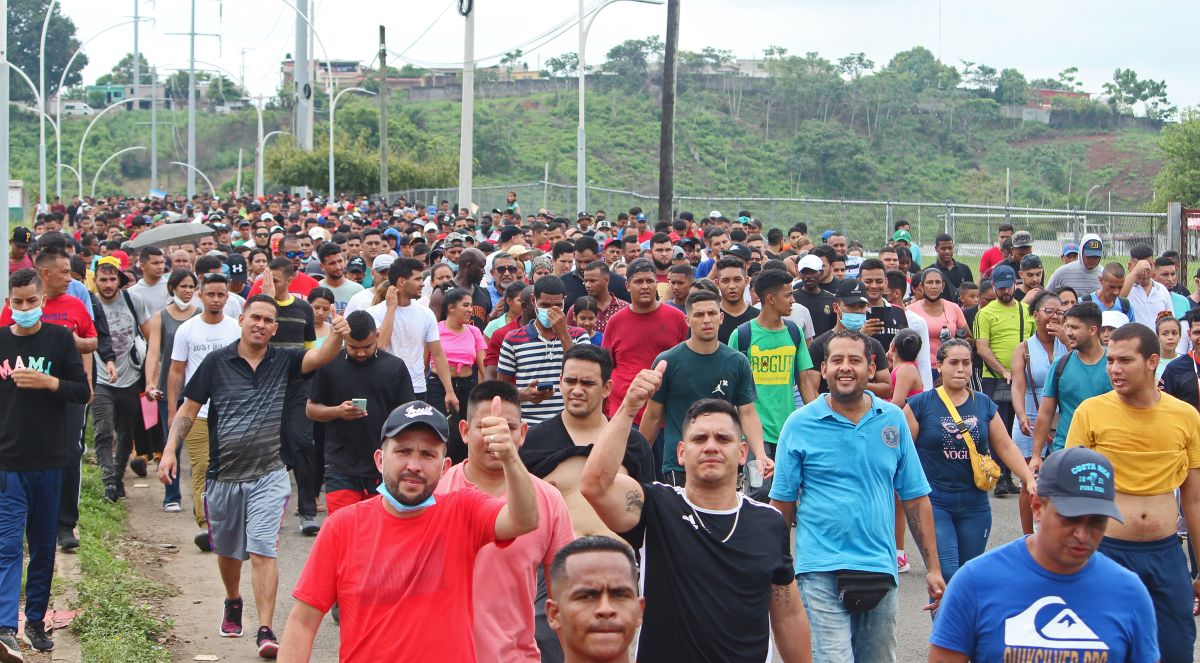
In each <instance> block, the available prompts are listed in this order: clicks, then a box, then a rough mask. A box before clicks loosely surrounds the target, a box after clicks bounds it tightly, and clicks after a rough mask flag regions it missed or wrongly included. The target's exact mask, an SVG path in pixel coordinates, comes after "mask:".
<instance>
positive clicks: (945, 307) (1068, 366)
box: [0, 193, 1200, 663]
mask: <svg viewBox="0 0 1200 663" xmlns="http://www.w3.org/2000/svg"><path fill="white" fill-rule="evenodd" d="M893 230H894V234H893V235H892V236H891V238H890V240H889V241H887V242H886V243H884V245H882V246H879V245H878V243H870V241H869V240H868V238H855V237H848V236H847V235H846V234H844V233H843V232H840V231H837V230H825V231H823V232H819V233H816V232H814V233H812V234H810V232H809V228H808V227H807V226H806V225H805V224H804V223H797V224H795V225H793V226H791V227H789V228H764V226H763V224H762V223H761V222H760V221H759V220H757V219H755V218H754V217H753V214H752V213H751V212H750V211H748V210H743V211H740V212H739V213H738V214H737V215H736V216H734V217H732V218H730V217H726V216H725V215H723V214H721V213H720V212H719V211H712V212H711V213H709V214H707V215H704V216H702V217H701V218H699V219H697V218H696V217H695V216H694V215H693V214H691V213H689V212H679V213H678V214H677V215H675V218H673V219H672V220H670V221H659V222H651V221H649V220H648V219H647V215H646V214H645V213H644V212H643V210H641V209H639V208H637V207H634V208H631V209H629V210H628V211H627V212H626V211H622V212H620V213H618V214H615V215H614V216H612V217H611V218H610V217H609V215H608V214H606V213H605V212H603V211H597V212H596V213H595V214H590V213H579V214H578V215H577V217H576V218H563V217H556V216H555V215H553V214H551V213H549V212H547V211H545V210H540V211H538V212H537V213H536V214H530V215H522V212H521V209H520V205H519V204H518V203H517V200H516V195H515V194H511V193H510V194H509V196H508V205H507V206H506V207H505V208H503V209H493V210H491V211H490V212H487V213H483V214H479V215H478V216H473V215H472V214H471V213H469V212H468V210H466V209H460V208H452V207H451V206H450V204H449V202H447V201H441V202H440V204H433V205H423V204H421V203H420V202H417V201H409V200H407V199H405V198H403V197H402V198H400V199H399V200H394V201H379V200H372V199H368V198H366V197H345V196H344V197H342V198H340V199H338V200H332V199H331V200H323V199H321V198H318V197H314V196H313V195H311V194H307V195H288V194H278V195H274V196H269V197H267V198H265V199H250V198H235V197H232V196H231V197H229V198H227V199H221V200H216V199H209V198H202V197H197V198H196V199H193V200H187V199H184V198H181V197H180V198H168V199H157V198H156V199H134V198H131V197H124V198H120V197H114V198H108V199H87V200H79V199H75V200H73V201H72V202H71V204H69V205H66V204H60V203H59V202H58V201H55V204H54V205H53V206H51V207H50V208H49V209H48V210H47V211H46V212H45V213H44V214H39V215H38V217H37V218H36V220H34V221H33V222H32V223H30V224H29V226H28V227H16V228H15V229H14V230H12V232H11V236H10V242H9V272H10V273H9V293H8V299H7V301H6V304H5V307H4V309H3V312H2V313H0V661H5V662H7V661H21V660H23V658H22V653H21V645H20V643H19V642H18V638H21V639H24V640H25V642H26V643H27V644H28V645H29V646H31V647H32V648H33V649H34V650H37V651H43V652H44V651H49V650H51V649H52V648H53V646H54V642H53V640H52V638H51V637H50V633H49V632H48V629H47V625H46V622H45V615H46V609H47V604H48V601H49V595H50V580H51V576H52V574H53V568H54V560H55V555H56V552H57V551H58V550H61V551H66V552H69V551H72V550H74V549H76V548H78V547H79V545H80V540H79V533H78V532H77V531H76V528H77V525H78V518H79V511H78V506H79V492H80V485H81V484H80V474H81V467H82V463H83V462H85V460H84V456H85V444H86V442H87V441H88V440H87V438H85V434H84V431H85V426H86V424H87V423H88V422H90V423H91V431H92V436H91V438H90V442H91V447H92V448H91V451H92V452H93V453H94V456H95V462H96V464H97V465H98V466H99V470H100V474H101V477H102V481H103V486H104V487H103V490H104V498H105V499H107V500H109V501H112V502H118V501H120V500H122V499H124V498H125V484H124V482H125V479H126V476H127V475H128V474H130V473H132V474H133V475H136V476H139V477H145V476H147V475H149V474H151V473H154V474H155V475H156V476H157V478H158V479H159V480H160V481H161V482H162V483H163V485H164V488H163V493H162V510H163V512H165V513H166V514H180V513H182V512H183V510H184V507H185V506H190V510H191V518H193V519H194V521H195V524H196V534H195V536H194V539H193V543H194V545H195V546H196V547H197V548H198V549H199V550H200V551H202V552H204V553H212V555H213V556H214V557H215V560H216V564H215V566H216V573H217V574H219V577H220V580H221V583H222V586H223V588H224V597H223V598H224V607H223V611H222V614H221V615H220V619H219V629H220V634H221V636H223V637H231V638H236V637H241V636H242V635H243V608H244V599H243V597H242V590H241V588H242V583H241V578H242V570H243V566H244V562H246V561H249V562H250V575H251V583H250V585H251V587H252V590H253V600H254V605H255V608H256V610H255V614H256V616H257V622H258V623H257V624H256V625H252V628H254V630H255V648H256V650H257V653H258V655H259V656H261V657H263V658H276V657H278V658H280V659H284V660H288V661H307V660H310V659H311V658H312V656H313V654H312V650H313V645H314V641H315V638H316V634H317V632H318V629H319V628H320V627H321V624H322V621H323V619H324V617H325V615H326V614H329V613H332V616H333V620H334V621H335V622H336V623H337V628H339V629H340V632H339V643H340V649H339V651H340V658H341V659H342V660H346V661H375V660H439V661H475V660H478V661H568V662H575V661H622V662H624V661H628V660H629V659H630V656H631V651H632V652H634V654H633V655H634V656H635V657H636V660H640V661H667V660H679V661H722V662H725V661H769V660H773V658H774V657H778V658H780V659H781V660H783V661H786V662H788V663H791V662H794V661H818V662H822V663H824V662H829V663H849V662H852V661H872V662H874V661H896V660H897V646H898V644H897V635H896V612H897V603H898V585H899V578H900V574H904V573H909V572H910V570H911V569H912V568H913V566H912V564H910V560H909V555H908V552H907V551H906V546H905V542H906V541H908V540H909V539H910V538H911V541H912V542H913V543H914V544H915V548H916V550H915V554H917V555H919V556H920V558H921V560H922V562H923V568H924V570H925V577H924V579H923V584H924V586H925V589H926V591H927V593H928V596H929V604H928V607H927V609H928V611H929V612H930V614H931V615H932V617H933V625H932V630H931V634H930V637H929V642H930V647H929V660H930V661H931V662H934V661H937V662H950V661H967V660H973V661H1018V660H1020V661H1034V660H1055V661H1057V660H1080V661H1112V662H1116V661H1130V662H1139V663H1140V662H1150V661H1160V660H1161V661H1164V662H1167V663H1176V662H1180V661H1191V660H1192V655H1193V648H1194V643H1195V638H1196V632H1195V622H1194V618H1193V614H1194V613H1195V610H1194V606H1195V605H1196V604H1195V601H1196V599H1197V597H1200V581H1195V580H1193V576H1194V573H1193V570H1192V569H1193V568H1194V567H1195V558H1196V553H1198V552H1200V543H1197V540H1196V539H1195V538H1188V537H1187V532H1188V531H1189V530H1192V529H1197V531H1200V529H1198V528H1200V413H1198V411H1200V325H1197V324H1196V322H1197V321H1200V312H1198V311H1200V272H1197V274H1196V277H1195V278H1196V285H1197V291H1196V292H1194V293H1193V292H1191V291H1189V289H1188V288H1187V287H1186V286H1184V285H1183V284H1182V283H1181V282H1180V279H1181V271H1180V269H1181V264H1180V258H1179V255H1178V254H1177V253H1174V252H1165V253H1163V254H1161V255H1158V256H1156V255H1154V251H1153V250H1152V248H1151V247H1149V246H1147V245H1143V244H1138V245H1133V246H1130V247H1128V248H1127V249H1123V250H1124V252H1127V253H1128V254H1129V255H1128V257H1127V259H1124V258H1123V259H1119V260H1117V259H1113V256H1115V254H1116V250H1115V249H1116V247H1113V246H1107V245H1106V243H1105V240H1104V239H1103V238H1102V237H1100V236H1098V235H1095V234H1088V235H1085V236H1084V237H1082V238H1081V240H1082V241H1081V242H1080V243H1079V244H1078V245H1076V244H1073V243H1067V244H1065V245H1062V246H1059V245H1058V243H1057V242H1053V241H1051V240H1039V241H1037V242H1035V240H1034V235H1033V233H1032V232H1031V230H1029V229H1014V228H1013V227H1012V226H1011V225H1007V224H1005V225H1001V226H1000V227H999V229H998V236H997V238H996V242H995V245H994V246H993V247H991V248H989V249H988V250H987V252H985V253H984V255H983V257H982V260H981V262H980V264H979V267H978V270H977V271H978V272H979V273H978V274H976V270H973V269H972V268H971V266H969V265H967V264H964V263H963V262H961V261H960V260H959V259H958V258H956V253H955V249H956V244H955V239H954V238H953V237H952V236H950V235H947V234H939V235H938V236H937V237H936V238H935V239H934V243H933V246H932V249H933V254H932V255H930V256H929V259H928V260H926V259H924V258H923V256H922V251H921V247H920V246H918V244H917V243H915V242H914V241H913V237H912V235H911V234H910V230H909V228H908V225H907V223H905V222H904V221H898V222H896V223H895V227H894V229H893ZM927 248H928V247H927ZM1039 250H1040V251H1041V252H1042V253H1043V254H1045V253H1047V252H1049V251H1053V254H1055V255H1053V256H1051V255H1038V253H1039ZM1106 256H1107V257H1108V259H1110V260H1111V261H1110V262H1105V260H1106ZM1051 257H1054V258H1056V259H1061V263H1062V266H1061V267H1058V268H1057V269H1055V270H1053V272H1052V273H1049V272H1048V270H1047V269H1046V265H1047V264H1049V263H1050V258H1051ZM1055 262H1058V261H1057V260H1056V261H1055ZM1194 347H1195V349H1194V350H1193V348H1194ZM185 458H186V460H187V462H186V463H184V459H185ZM184 475H188V487H189V488H190V490H188V491H186V492H187V493H188V499H187V500H185V499H184V492H185V491H184V490H183V486H182V479H183V477H184ZM293 492H294V493H295V496H296V500H295V504H296V510H295V514H294V515H295V517H296V518H297V520H296V521H294V524H292V525H288V524H287V523H288V522H289V518H288V514H287V513H286V511H287V508H288V504H289V503H291V498H292V495H293ZM1009 496H1013V497H1016V499H1017V501H1018V502H1019V511H1020V526H1021V528H1022V530H1023V532H1024V536H1023V537H1021V538H1018V539H1016V540H1014V541H1011V542H1007V543H1002V544H1001V545H997V546H994V547H993V548H992V549H991V550H988V544H989V535H990V533H991V532H992V503H991V499H992V498H1006V497H1009ZM322 512H324V513H325V516H324V517H322V516H321V515H320V514H321V513H322ZM743 516H744V520H745V521H746V522H745V523H742V522H741V521H742V520H743ZM164 517H167V518H171V517H179V518H182V517H187V516H183V515H178V516H175V515H167V516H164ZM286 526H291V527H296V528H298V530H299V532H301V533H302V534H304V535H307V536H313V537H315V541H314V542H313V544H312V547H311V550H310V551H308V554H307V558H306V563H305V566H304V569H303V571H302V573H301V574H300V576H299V577H298V578H287V579H285V584H286V585H287V586H290V587H292V596H293V597H294V598H295V599H296V603H295V607H294V608H293V610H292V611H291V614H290V615H288V616H287V618H286V625H285V626H284V627H283V630H282V638H279V637H277V636H276V632H275V629H276V626H277V622H278V621H282V620H277V619H276V615H275V614H274V612H275V604H276V595H277V592H278V589H279V585H280V577H279V569H278V566H277V564H276V556H277V554H278V550H279V541H280V537H279V534H280V531H281V527H286ZM84 534H85V535H86V532H85V533H84ZM26 546H27V550H28V561H27V562H26V561H25V559H24V555H25V548H26ZM1189 560H1190V562H1189ZM23 571H24V575H25V586H24V592H23V595H24V626H23V627H22V628H20V629H19V628H18V627H19V626H20V621H21V619H20V612H21V601H22V587H21V581H22V575H23ZM214 621H217V620H216V616H215V615H214ZM635 639H636V644H635V643H634V640H635ZM631 647H634V649H632V650H631Z"/></svg>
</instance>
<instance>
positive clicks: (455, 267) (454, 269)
mask: <svg viewBox="0 0 1200 663" xmlns="http://www.w3.org/2000/svg"><path fill="white" fill-rule="evenodd" d="M446 264H447V265H450V273H451V274H457V273H458V263H456V262H448V261H447V262H446Z"/></svg>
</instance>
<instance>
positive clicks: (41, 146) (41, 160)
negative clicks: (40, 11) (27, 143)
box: [38, 0, 83, 207]
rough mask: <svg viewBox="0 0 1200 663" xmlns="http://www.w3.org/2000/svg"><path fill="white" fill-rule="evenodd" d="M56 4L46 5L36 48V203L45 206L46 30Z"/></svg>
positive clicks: (81, 187)
mask: <svg viewBox="0 0 1200 663" xmlns="http://www.w3.org/2000/svg"><path fill="white" fill-rule="evenodd" d="M57 5H58V0H50V4H49V5H47V6H46V18H44V19H42V38H41V46H40V47H39V48H38V83H39V85H38V90H39V94H38V98H39V99H40V101H38V108H39V109H41V111H42V118H41V120H40V121H39V122H38V204H39V206H40V207H45V206H46V117H45V113H46V104H45V103H44V102H45V99H46V30H48V29H49V28H50V17H51V16H53V15H54V8H55V7H56V6H57ZM79 189H80V191H79V195H81V196H82V195H83V181H82V180H80V182H79Z"/></svg>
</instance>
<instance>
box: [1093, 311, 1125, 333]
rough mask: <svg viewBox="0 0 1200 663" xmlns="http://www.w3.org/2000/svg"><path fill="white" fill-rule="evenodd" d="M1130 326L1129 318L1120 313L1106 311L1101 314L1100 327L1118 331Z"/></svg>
mask: <svg viewBox="0 0 1200 663" xmlns="http://www.w3.org/2000/svg"><path fill="white" fill-rule="evenodd" d="M1127 324H1129V316H1127V315H1125V314H1124V313H1122V312H1120V311H1105V312H1103V313H1101V314H1100V326H1101V327H1112V328H1114V329H1116V328H1117V327H1121V326H1124V325H1127Z"/></svg>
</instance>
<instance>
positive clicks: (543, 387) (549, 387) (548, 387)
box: [537, 382, 554, 391]
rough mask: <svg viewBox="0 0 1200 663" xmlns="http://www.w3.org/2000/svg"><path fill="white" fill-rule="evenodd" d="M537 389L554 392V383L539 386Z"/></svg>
mask: <svg viewBox="0 0 1200 663" xmlns="http://www.w3.org/2000/svg"><path fill="white" fill-rule="evenodd" d="M537 388H538V391H554V383H553V382H548V383H546V384H539V385H538V386H537Z"/></svg>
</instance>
